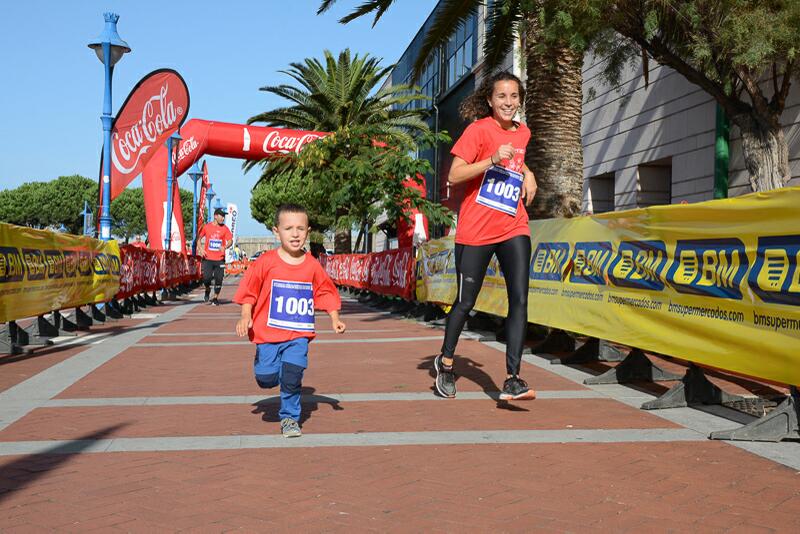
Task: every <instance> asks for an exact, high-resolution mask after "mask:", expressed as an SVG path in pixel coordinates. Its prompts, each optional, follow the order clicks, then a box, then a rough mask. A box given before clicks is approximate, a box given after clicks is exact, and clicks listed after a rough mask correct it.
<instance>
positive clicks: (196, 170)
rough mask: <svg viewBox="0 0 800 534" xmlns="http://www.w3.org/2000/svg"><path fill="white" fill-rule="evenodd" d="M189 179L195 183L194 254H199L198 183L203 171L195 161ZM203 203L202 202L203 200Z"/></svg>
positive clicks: (193, 211) (193, 198) (193, 205)
mask: <svg viewBox="0 0 800 534" xmlns="http://www.w3.org/2000/svg"><path fill="white" fill-rule="evenodd" d="M189 177H190V178H191V179H192V181H193V182H194V194H193V196H192V254H193V255H194V254H197V182H198V180H200V178H202V177H203V171H202V170H201V169H200V166H199V165H198V164H197V162H196V161H195V162H194V164H193V165H192V168H191V169H189ZM201 202H202V200H201Z"/></svg>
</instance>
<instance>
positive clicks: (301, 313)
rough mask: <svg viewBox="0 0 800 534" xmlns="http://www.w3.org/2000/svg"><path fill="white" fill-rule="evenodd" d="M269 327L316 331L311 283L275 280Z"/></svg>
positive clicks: (270, 302) (270, 301)
mask: <svg viewBox="0 0 800 534" xmlns="http://www.w3.org/2000/svg"><path fill="white" fill-rule="evenodd" d="M267 326H271V327H273V328H280V329H282V330H295V331H297V330H299V331H303V332H313V331H314V288H313V286H312V285H311V282H289V281H286V280H273V281H272V291H271V293H270V299H269V319H267Z"/></svg>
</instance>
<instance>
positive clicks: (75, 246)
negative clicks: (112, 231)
mask: <svg viewBox="0 0 800 534" xmlns="http://www.w3.org/2000/svg"><path fill="white" fill-rule="evenodd" d="M119 274H120V258H119V247H118V246H117V243H116V241H108V242H106V241H99V240H97V239H92V238H89V237H83V236H76V235H70V234H62V233H58V232H49V231H45V230H34V229H31V228H26V227H21V226H14V225H10V224H5V223H0V322H7V321H13V320H15V319H21V318H23V317H35V316H37V315H40V314H43V313H47V312H49V311H52V310H60V309H63V308H70V307H73V306H82V305H84V304H91V303H97V302H106V301H109V300H111V299H112V298H114V295H115V294H116V293H117V291H118V290H119Z"/></svg>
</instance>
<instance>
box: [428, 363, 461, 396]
mask: <svg viewBox="0 0 800 534" xmlns="http://www.w3.org/2000/svg"><path fill="white" fill-rule="evenodd" d="M433 368H434V370H435V371H436V391H437V392H438V393H439V395H441V396H442V397H445V398H448V399H452V398H453V397H455V396H456V374H455V373H454V372H453V367H452V366H451V367H445V366H444V363H442V355H441V354H440V355H438V356H437V357H436V358H434V360H433Z"/></svg>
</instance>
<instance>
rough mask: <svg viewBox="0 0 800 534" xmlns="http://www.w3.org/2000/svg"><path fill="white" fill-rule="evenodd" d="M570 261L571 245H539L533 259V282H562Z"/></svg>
mask: <svg viewBox="0 0 800 534" xmlns="http://www.w3.org/2000/svg"><path fill="white" fill-rule="evenodd" d="M568 259H569V243H539V244H538V245H537V246H536V250H535V251H534V252H533V256H532V257H531V269H530V273H529V276H530V278H531V280H554V281H556V282H558V281H560V280H561V273H563V272H564V267H565V266H566V265H567V260H568Z"/></svg>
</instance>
